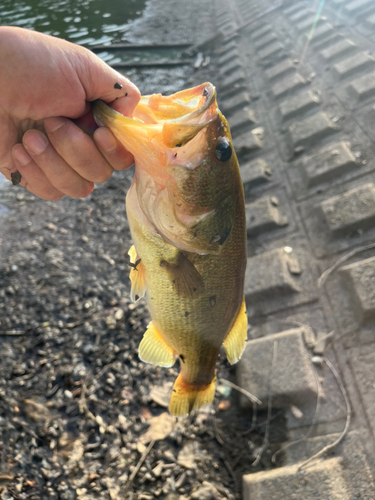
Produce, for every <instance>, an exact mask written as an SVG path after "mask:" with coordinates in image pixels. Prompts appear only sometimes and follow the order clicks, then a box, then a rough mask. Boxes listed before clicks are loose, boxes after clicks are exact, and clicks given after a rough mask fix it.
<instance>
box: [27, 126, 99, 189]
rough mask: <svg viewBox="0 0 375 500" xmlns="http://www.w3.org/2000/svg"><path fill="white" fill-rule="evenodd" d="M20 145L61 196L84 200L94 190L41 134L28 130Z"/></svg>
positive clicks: (91, 184) (90, 183) (92, 185)
mask: <svg viewBox="0 0 375 500" xmlns="http://www.w3.org/2000/svg"><path fill="white" fill-rule="evenodd" d="M82 133H83V132H82ZM22 143H23V145H24V147H25V148H26V150H27V152H28V153H29V155H30V156H31V158H32V159H33V161H34V162H35V163H36V164H37V165H38V167H39V168H40V169H41V170H42V172H43V173H44V174H45V176H46V177H47V179H48V180H49V182H50V183H51V184H52V186H54V187H55V188H56V189H58V190H59V191H61V192H62V193H63V194H65V195H67V196H70V197H72V198H84V197H86V196H88V195H89V194H90V193H91V191H92V190H93V189H94V184H93V183H92V182H90V181H88V180H86V179H84V178H83V177H81V176H80V175H79V173H77V172H76V171H75V170H74V169H72V168H71V167H70V166H69V165H68V164H67V163H66V161H65V160H64V159H63V158H62V157H61V156H60V155H59V154H58V153H57V152H56V150H55V149H54V148H53V147H52V145H51V144H50V142H49V141H48V139H47V137H46V136H45V135H44V134H43V133H42V132H39V131H37V130H28V131H27V132H26V133H25V135H24V136H23V138H22Z"/></svg>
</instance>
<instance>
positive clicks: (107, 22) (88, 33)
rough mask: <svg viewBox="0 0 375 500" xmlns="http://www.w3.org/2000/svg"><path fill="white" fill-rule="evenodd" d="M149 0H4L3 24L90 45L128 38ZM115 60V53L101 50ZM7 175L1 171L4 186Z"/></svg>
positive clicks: (0, 183)
mask: <svg viewBox="0 0 375 500" xmlns="http://www.w3.org/2000/svg"><path fill="white" fill-rule="evenodd" d="M145 6H146V0H105V1H103V0H60V1H55V0H54V1H52V2H51V0H3V1H2V2H1V4H0V25H2V26H19V27H22V28H28V29H32V30H36V31H39V32H41V33H46V34H48V35H53V36H58V37H59V38H64V39H65V40H69V41H70V42H73V43H77V44H79V45H85V46H87V47H88V48H90V46H93V45H102V44H103V45H111V44H113V43H120V42H128V41H129V40H128V39H127V32H128V30H129V28H130V25H131V22H132V21H133V20H134V19H136V18H138V17H140V16H141V15H142V12H143V10H144V9H145ZM99 56H101V57H102V58H103V59H104V60H105V61H107V62H108V61H109V60H111V62H113V61H114V58H115V57H116V56H114V55H113V54H107V53H105V52H103V53H102V54H99ZM5 184H6V179H5V177H4V176H2V175H1V174H0V189H1V188H3V187H4V185H5Z"/></svg>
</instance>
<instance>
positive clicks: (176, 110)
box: [92, 83, 242, 254]
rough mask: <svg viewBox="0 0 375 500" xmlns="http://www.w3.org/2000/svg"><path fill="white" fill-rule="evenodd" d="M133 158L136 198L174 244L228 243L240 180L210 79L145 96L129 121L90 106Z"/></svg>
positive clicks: (217, 246) (206, 250)
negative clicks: (207, 81)
mask: <svg viewBox="0 0 375 500" xmlns="http://www.w3.org/2000/svg"><path fill="white" fill-rule="evenodd" d="M92 107H93V114H94V118H95V120H96V121H97V123H98V125H100V126H106V127H108V128H109V129H110V130H111V131H112V132H113V134H114V135H115V136H116V137H117V139H118V140H119V141H120V142H121V143H122V144H123V145H124V147H125V148H126V149H127V150H128V151H130V152H131V153H132V154H133V156H134V159H135V167H136V168H135V171H136V173H135V183H136V189H137V194H138V202H139V205H140V207H141V209H142V211H143V213H144V214H145V215H146V217H147V219H148V220H149V222H150V223H151V224H152V225H153V227H154V228H155V231H156V232H157V233H158V234H159V235H160V236H161V237H162V238H163V239H164V240H165V241H167V242H169V243H171V244H173V245H174V246H175V247H177V248H179V249H181V250H185V251H192V252H196V253H199V254H210V253H213V254H215V253H217V252H219V251H220V250H221V247H222V245H223V244H224V243H225V241H226V240H227V238H228V236H229V234H230V232H231V228H232V225H233V223H234V218H235V215H236V202H237V198H238V195H239V192H240V191H241V190H242V184H241V183H240V182H239V179H240V175H239V169H238V162H237V158H236V155H235V152H234V149H233V145H232V139H231V135H230V130H229V126H228V123H227V121H226V120H225V118H224V117H223V115H222V114H221V112H220V111H219V109H218V106H217V102H216V89H215V87H214V86H213V85H212V84H211V83H204V84H202V85H199V86H197V87H194V88H191V89H187V90H183V91H181V92H177V93H176V94H173V95H171V96H163V95H160V94H154V95H151V96H143V97H142V98H141V100H140V102H139V104H138V105H137V106H136V108H135V110H134V113H133V116H132V118H129V117H125V116H123V115H121V114H120V113H118V112H116V111H114V110H113V109H112V108H110V107H109V106H108V105H106V104H105V103H103V102H102V101H95V102H94V103H93V105H92Z"/></svg>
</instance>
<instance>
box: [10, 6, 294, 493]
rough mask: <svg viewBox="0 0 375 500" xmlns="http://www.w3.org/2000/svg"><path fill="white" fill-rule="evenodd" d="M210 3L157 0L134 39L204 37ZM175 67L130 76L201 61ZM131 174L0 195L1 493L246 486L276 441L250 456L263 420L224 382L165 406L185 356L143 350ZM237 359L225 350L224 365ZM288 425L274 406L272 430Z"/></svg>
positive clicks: (173, 84) (153, 87)
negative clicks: (86, 185)
mask: <svg viewBox="0 0 375 500" xmlns="http://www.w3.org/2000/svg"><path fill="white" fill-rule="evenodd" d="M201 5H202V4H201V2H199V1H196V0H195V1H192V2H181V1H180V0H178V1H177V0H176V1H174V2H173V3H172V2H169V1H167V0H164V1H163V2H156V1H154V2H149V4H148V7H147V9H146V12H145V15H144V17H143V18H142V19H140V20H137V21H136V22H135V23H134V30H133V36H134V41H138V42H149V41H156V42H161V41H164V42H165V41H169V42H171V41H181V37H183V38H184V40H189V41H191V40H194V41H195V42H196V41H200V40H202V39H204V38H207V37H208V36H210V35H212V34H213V31H212V30H213V29H214V27H213V26H212V22H211V21H210V20H211V19H212V18H213V16H212V13H213V10H212V9H213V8H214V3H213V2H206V3H205V4H204V9H202V7H201ZM210 22H211V24H210ZM175 71H177V73H176V74H177V75H178V78H175V79H174V76H176V75H174V73H169V74H168V73H166V72H165V70H161V71H153V72H152V73H150V72H149V73H147V72H143V73H142V72H138V73H134V75H133V74H131V75H129V76H131V77H132V78H133V77H134V78H133V79H134V81H135V83H137V84H138V85H140V87H141V91H142V92H143V93H146V92H152V91H164V92H165V91H172V90H173V91H174V90H179V89H180V88H182V87H183V86H184V84H185V82H186V81H187V79H189V83H190V84H191V83H192V82H193V83H194V75H193V74H192V71H191V69H186V70H183V71H182V70H175ZM209 71H212V68H211V69H210V70H209ZM178 72H179V73H178ZM196 83H198V82H196ZM131 178H132V171H128V172H121V173H116V174H115V175H113V177H112V178H111V179H110V180H109V181H108V182H107V183H106V184H105V185H102V186H97V189H95V190H94V192H93V193H92V194H91V195H90V196H89V197H88V198H86V199H84V200H73V199H63V200H60V201H58V202H45V201H41V200H38V199H36V198H35V197H34V196H32V195H30V194H29V193H27V192H25V191H23V190H22V188H18V187H15V188H13V187H9V186H6V187H5V189H4V190H3V191H2V192H1V193H0V197H1V204H2V210H1V211H0V358H1V362H0V498H1V499H2V500H8V499H20V500H21V499H51V500H52V499H61V500H73V499H75V498H80V499H81V500H86V499H92V498H100V499H120V498H121V499H123V498H129V499H139V500H141V499H144V500H147V499H152V498H168V499H169V500H172V499H184V498H192V499H200V500H204V499H206V500H209V499H233V498H241V493H240V490H241V476H242V474H243V473H246V472H250V471H251V470H253V471H254V470H261V469H262V468H264V467H265V466H267V465H269V457H270V454H271V453H272V446H271V447H270V450H269V454H267V453H266V454H264V455H263V458H262V461H261V462H260V463H259V464H258V465H257V467H252V466H251V464H252V462H253V461H254V458H255V456H256V452H257V449H258V447H259V446H260V445H261V442H262V439H263V432H264V426H263V425H262V424H261V423H260V424H258V425H256V426H255V427H254V426H253V427H252V424H251V415H249V414H241V413H240V411H239V410H238V405H237V394H235V393H234V392H233V391H231V389H230V388H228V386H227V385H225V384H224V383H223V382H221V383H219V384H218V388H217V393H216V397H215V404H214V408H213V409H208V410H207V409H205V410H202V411H200V412H197V413H196V414H195V415H193V416H191V417H189V418H183V419H178V420H177V419H174V418H172V417H170V416H169V414H168V413H167V410H166V405H167V400H168V397H167V394H168V391H169V390H170V388H171V384H172V382H173V380H174V379H175V377H176V375H177V372H178V368H172V369H161V368H158V367H154V366H151V365H148V364H145V363H142V362H140V361H139V359H138V356H137V347H138V344H139V342H140V340H141V337H142V334H143V332H144V330H145V328H146V325H147V323H148V321H149V318H148V316H147V311H146V310H145V307H144V304H142V303H141V304H140V305H137V306H134V305H133V304H132V303H131V302H130V300H129V280H128V273H129V266H128V256H127V251H128V249H129V247H130V246H131V241H130V234H129V228H128V223H127V220H126V214H125V206H124V199H125V194H126V192H127V190H128V188H129V186H130V183H131ZM4 207H7V208H8V210H7V211H6V210H5V209H4ZM230 370H231V369H230V367H229V365H228V363H227V362H226V360H225V356H222V357H221V358H220V359H219V361H218V372H219V375H220V376H221V377H223V378H229V379H230V378H231V376H232V372H231V371H230ZM262 420H263V421H264V417H262V416H259V418H258V422H259V421H260V422H262ZM249 431H252V433H249ZM283 433H284V424H283V419H282V417H281V416H280V415H278V414H276V415H274V420H273V421H272V425H271V429H270V442H271V443H272V442H280V441H282V435H283Z"/></svg>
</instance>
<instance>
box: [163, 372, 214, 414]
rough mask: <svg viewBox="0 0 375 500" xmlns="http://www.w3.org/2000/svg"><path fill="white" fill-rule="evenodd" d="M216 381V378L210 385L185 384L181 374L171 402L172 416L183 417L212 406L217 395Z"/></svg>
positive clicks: (176, 382) (175, 385)
mask: <svg viewBox="0 0 375 500" xmlns="http://www.w3.org/2000/svg"><path fill="white" fill-rule="evenodd" d="M215 380H216V377H214V378H213V380H212V382H211V383H210V384H208V385H191V384H185V383H184V381H183V380H182V377H181V373H180V375H179V376H178V377H177V379H176V381H175V383H174V386H173V390H172V395H171V399H170V401H169V411H170V413H171V415H174V416H176V417H183V416H184V415H188V414H189V413H190V412H192V411H193V410H196V409H197V408H200V407H201V406H204V405H208V404H211V403H212V401H213V399H214V395H215Z"/></svg>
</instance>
